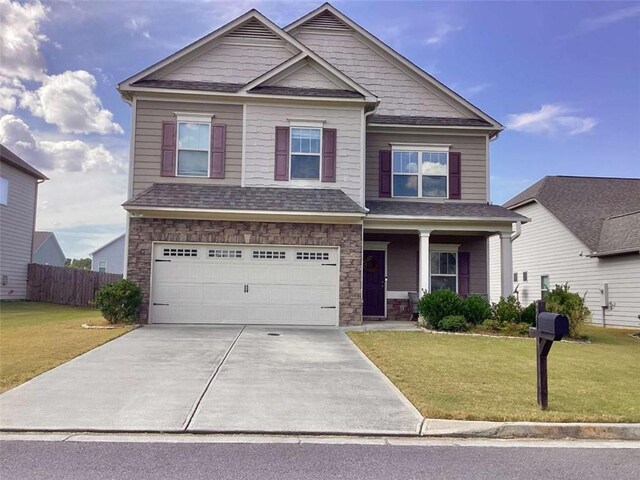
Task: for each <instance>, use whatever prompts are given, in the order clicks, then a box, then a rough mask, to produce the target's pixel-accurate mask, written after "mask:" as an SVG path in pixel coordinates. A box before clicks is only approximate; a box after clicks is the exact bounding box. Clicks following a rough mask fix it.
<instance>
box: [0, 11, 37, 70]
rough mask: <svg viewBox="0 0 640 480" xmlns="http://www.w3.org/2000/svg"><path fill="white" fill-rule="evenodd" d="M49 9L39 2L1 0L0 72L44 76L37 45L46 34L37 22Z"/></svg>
mask: <svg viewBox="0 0 640 480" xmlns="http://www.w3.org/2000/svg"><path fill="white" fill-rule="evenodd" d="M48 11H49V10H48V8H47V7H45V6H43V5H42V4H41V3H40V2H34V3H25V4H20V3H19V2H13V1H10V0H0V25H2V27H1V28H0V51H1V52H2V61H1V62H0V75H4V76H7V77H12V78H20V79H24V80H39V79H40V78H41V77H42V76H43V75H44V62H43V60H42V55H41V52H40V44H41V43H42V42H44V41H46V40H47V37H46V36H45V35H43V34H42V33H40V23H41V22H42V21H44V20H46V19H47V13H48Z"/></svg>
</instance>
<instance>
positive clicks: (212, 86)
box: [133, 79, 243, 93]
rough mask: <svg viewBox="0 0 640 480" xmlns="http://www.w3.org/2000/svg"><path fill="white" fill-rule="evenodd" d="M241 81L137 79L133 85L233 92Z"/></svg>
mask: <svg viewBox="0 0 640 480" xmlns="http://www.w3.org/2000/svg"><path fill="white" fill-rule="evenodd" d="M242 85H243V84H242V83H222V82H192V81H186V80H145V79H143V80H138V81H137V82H135V83H134V84H133V86H134V87H149V88H167V89H172V90H198V91H204V92H224V93H235V92H237V91H238V90H240V87H242Z"/></svg>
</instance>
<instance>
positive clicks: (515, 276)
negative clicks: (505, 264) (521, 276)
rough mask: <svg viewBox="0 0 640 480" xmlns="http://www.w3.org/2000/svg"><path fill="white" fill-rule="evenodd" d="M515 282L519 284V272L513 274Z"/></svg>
mask: <svg viewBox="0 0 640 480" xmlns="http://www.w3.org/2000/svg"><path fill="white" fill-rule="evenodd" d="M513 281H514V282H517V281H518V272H514V274H513Z"/></svg>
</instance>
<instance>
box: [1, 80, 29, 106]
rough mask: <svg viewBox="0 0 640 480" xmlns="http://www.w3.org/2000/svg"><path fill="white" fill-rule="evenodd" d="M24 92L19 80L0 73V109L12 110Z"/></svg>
mask: <svg viewBox="0 0 640 480" xmlns="http://www.w3.org/2000/svg"><path fill="white" fill-rule="evenodd" d="M24 92H25V88H24V85H22V82H20V80H18V79H17V78H7V77H3V76H1V75H0V111H3V110H4V111H5V112H13V111H14V110H15V109H16V107H17V106H18V101H19V100H20V98H21V97H22V95H24Z"/></svg>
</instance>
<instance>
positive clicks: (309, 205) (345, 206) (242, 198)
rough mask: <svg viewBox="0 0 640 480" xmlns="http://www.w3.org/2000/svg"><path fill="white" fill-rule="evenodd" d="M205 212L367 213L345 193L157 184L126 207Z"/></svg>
mask: <svg viewBox="0 0 640 480" xmlns="http://www.w3.org/2000/svg"><path fill="white" fill-rule="evenodd" d="M123 205H124V206H125V207H141V208H143V207H171V208H194V209H203V210H257V211H270V212H278V211H280V212H284V211H290V212H301V213H303V212H307V213H364V210H363V209H362V208H361V207H360V206H359V205H358V204H357V203H356V202H354V201H353V200H352V199H351V198H349V197H348V196H347V194H346V193H344V192H343V191H342V190H337V189H327V188H281V187H229V186H218V185H195V184H182V183H181V184H176V183H156V184H153V185H152V186H151V187H149V188H148V189H146V190H145V191H143V192H141V193H140V194H138V195H136V196H135V197H134V198H132V199H131V200H129V201H127V202H125V203H124V204H123Z"/></svg>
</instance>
